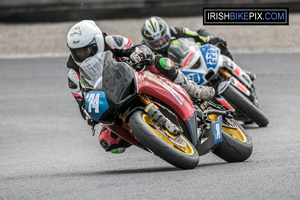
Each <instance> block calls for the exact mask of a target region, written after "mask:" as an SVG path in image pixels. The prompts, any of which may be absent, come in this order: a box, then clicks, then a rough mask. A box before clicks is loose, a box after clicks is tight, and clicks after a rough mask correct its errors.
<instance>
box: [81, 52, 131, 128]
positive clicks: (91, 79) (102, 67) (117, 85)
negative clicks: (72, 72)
mask: <svg viewBox="0 0 300 200" xmlns="http://www.w3.org/2000/svg"><path fill="white" fill-rule="evenodd" d="M80 82H81V86H82V87H83V90H84V91H85V108H86V110H87V112H88V113H89V115H90V116H91V117H92V118H93V119H94V120H96V121H100V122H102V123H106V124H111V123H113V122H114V120H115V117H116V115H117V112H118V111H119V109H120V108H121V107H122V106H123V105H124V104H125V103H126V102H127V101H128V100H129V99H130V98H132V97H133V96H135V95H136V94H137V83H136V77H135V71H134V70H133V69H132V68H131V67H130V66H129V65H127V64H126V63H124V62H117V61H115V60H114V59H113V56H112V53H111V52H110V51H106V52H103V53H101V54H97V55H95V56H93V57H90V58H88V59H86V60H85V61H84V62H83V63H82V65H81V66H80Z"/></svg>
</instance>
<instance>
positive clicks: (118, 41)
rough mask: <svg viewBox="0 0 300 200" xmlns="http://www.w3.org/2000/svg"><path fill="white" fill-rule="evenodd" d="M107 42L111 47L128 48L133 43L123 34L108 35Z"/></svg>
mask: <svg viewBox="0 0 300 200" xmlns="http://www.w3.org/2000/svg"><path fill="white" fill-rule="evenodd" d="M105 42H106V44H107V45H108V46H109V47H110V48H111V49H126V48H128V47H129V46H130V44H132V42H131V40H130V39H128V38H126V37H124V36H122V35H107V36H105Z"/></svg>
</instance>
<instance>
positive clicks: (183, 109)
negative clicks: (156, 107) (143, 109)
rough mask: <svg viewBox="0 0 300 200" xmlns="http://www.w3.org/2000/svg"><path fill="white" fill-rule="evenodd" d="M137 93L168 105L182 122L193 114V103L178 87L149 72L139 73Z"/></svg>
mask: <svg viewBox="0 0 300 200" xmlns="http://www.w3.org/2000/svg"><path fill="white" fill-rule="evenodd" d="M138 91H139V93H145V94H149V95H151V96H153V97H155V98H157V99H159V100H161V101H163V102H165V103H166V104H168V105H170V107H172V108H173V109H174V110H175V111H176V112H177V113H178V114H179V115H180V117H181V118H182V119H183V120H184V121H186V120H187V119H189V118H190V117H191V116H192V115H193V114H194V107H193V103H192V101H191V99H190V97H189V96H188V94H187V93H186V92H185V91H184V90H183V89H182V88H181V87H180V86H179V85H177V84H174V83H172V82H170V81H169V80H168V79H166V78H164V77H161V76H159V75H154V74H151V73H149V72H139V73H138Z"/></svg>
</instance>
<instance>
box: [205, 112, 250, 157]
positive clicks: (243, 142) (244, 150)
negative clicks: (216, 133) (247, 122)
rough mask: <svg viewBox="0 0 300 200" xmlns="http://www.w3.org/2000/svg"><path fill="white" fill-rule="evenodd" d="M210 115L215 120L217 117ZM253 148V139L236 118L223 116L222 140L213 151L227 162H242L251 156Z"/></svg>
mask: <svg viewBox="0 0 300 200" xmlns="http://www.w3.org/2000/svg"><path fill="white" fill-rule="evenodd" d="M209 117H210V118H211V119H212V120H213V121H214V118H217V117H215V116H209ZM252 150H253V144H252V139H251V137H250V136H249V135H248V134H247V133H246V131H245V129H244V128H243V127H242V126H241V125H240V124H239V123H237V122H236V121H235V119H228V118H226V117H223V122H222V142H221V143H220V145H219V146H218V147H217V148H216V149H215V150H214V151H213V153H214V154H215V155H217V156H218V157H220V158H222V159H223V160H226V161H227V162H242V161H244V160H247V159H248V158H249V157H250V156H251V154H252Z"/></svg>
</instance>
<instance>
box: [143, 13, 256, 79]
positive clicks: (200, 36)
mask: <svg viewBox="0 0 300 200" xmlns="http://www.w3.org/2000/svg"><path fill="white" fill-rule="evenodd" d="M141 34H142V36H143V41H142V43H143V44H146V45H147V46H148V47H149V48H150V49H151V50H152V51H153V52H155V53H156V54H158V55H162V56H164V57H171V56H170V54H169V47H170V45H171V44H174V45H175V44H177V43H178V41H177V39H179V38H190V39H192V40H194V41H195V42H196V43H198V44H199V45H204V44H212V45H215V46H217V47H218V48H219V49H220V50H221V54H223V55H225V56H227V57H229V58H230V59H232V60H234V58H233V56H232V55H231V53H230V52H229V50H228V48H227V43H226V41H225V40H224V39H222V38H221V37H217V36H214V35H213V33H212V32H210V31H209V30H207V29H199V30H197V31H193V30H190V29H189V28H182V27H170V28H169V26H168V24H167V23H166V22H165V20H163V19H162V18H160V17H157V16H153V17H150V18H148V19H146V20H145V22H144V24H143V26H142V29H141ZM178 45H180V44H178ZM244 71H245V72H246V73H247V74H248V75H249V76H250V78H251V79H252V80H255V78H256V75H255V74H254V73H253V72H249V71H246V70H244Z"/></svg>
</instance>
